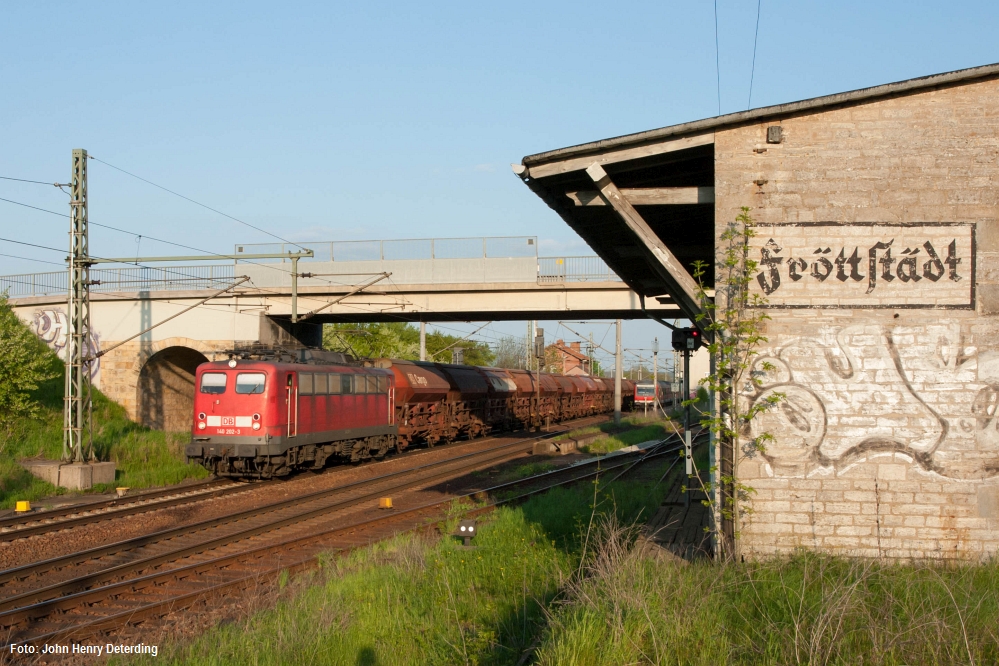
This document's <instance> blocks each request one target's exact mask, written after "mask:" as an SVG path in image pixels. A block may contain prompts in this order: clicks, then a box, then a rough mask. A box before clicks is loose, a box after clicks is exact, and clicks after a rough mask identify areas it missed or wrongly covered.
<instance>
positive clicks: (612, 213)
mask: <svg viewBox="0 0 999 666" xmlns="http://www.w3.org/2000/svg"><path fill="white" fill-rule="evenodd" d="M997 76H999V64H993V65H984V66H981V67H974V68H971V69H963V70H958V71H955V72H948V73H945V74H935V75H932V76H925V77H920V78H916V79H909V80H906V81H900V82H897V83H889V84H885V85H880V86H875V87H873V88H864V89H861V90H854V91H851V92H845V93H839V94H835V95H827V96H824V97H816V98H812V99H807V100H802V101H799V102H791V103H788V104H779V105H776V106H768V107H762V108H758V109H753V110H750V111H742V112H738V113H730V114H727V115H723V116H717V117H714V118H706V119H703V120H697V121H694V122H689V123H682V124H680V125H672V126H669V127H663V128H660V129H654V130H649V131H646V132H638V133H636V134H628V135H625V136H619V137H615V138H611V139H603V140H601V141H593V142H591V143H584V144H580V145H576V146H570V147H568V148H559V149H557V150H549V151H546V152H543V153H537V154H534V155H528V156H526V157H525V158H524V159H523V160H522V162H521V163H520V164H514V165H512V166H513V171H514V173H515V174H516V175H517V176H519V177H520V178H521V179H522V180H523V181H524V182H525V183H526V184H527V185H528V187H530V188H531V190H532V191H533V192H534V193H535V194H537V195H538V196H539V197H541V199H542V200H544V201H545V203H547V204H548V205H549V206H550V207H551V208H552V209H553V210H555V211H556V212H557V213H558V214H559V215H560V216H561V217H562V219H563V220H565V222H566V223H567V224H568V225H569V226H570V227H572V229H573V230H575V231H576V233H578V234H579V235H580V236H581V237H582V238H583V240H585V241H586V242H587V243H588V244H589V245H590V247H592V248H593V250H594V251H595V252H596V253H597V254H599V255H600V256H601V257H602V258H603V259H604V261H606V262H607V264H608V265H609V266H610V267H611V268H612V269H613V270H614V271H615V272H616V273H617V274H618V275H619V276H621V278H622V279H623V280H624V281H625V282H626V283H627V284H628V285H629V286H630V287H631V288H632V289H633V290H634V291H635V292H636V293H637V294H639V295H640V296H642V297H643V298H656V299H658V300H659V301H660V302H663V303H666V302H675V303H676V304H677V305H678V306H679V307H680V309H681V310H682V311H683V312H684V313H685V314H686V315H687V316H688V317H693V316H694V315H696V313H697V312H698V311H699V310H700V304H699V303H698V301H697V298H696V292H697V285H696V283H695V282H694V280H693V278H692V277H691V272H692V265H693V264H694V262H695V261H698V260H700V261H703V262H705V263H706V264H707V265H708V266H709V269H708V271H707V274H706V275H705V281H706V284H707V286H708V287H709V288H710V287H712V286H713V284H712V280H713V264H714V261H715V259H714V257H715V250H714V244H715V206H714V200H715V197H714V172H715V162H714V161H715V156H714V135H715V132H716V131H718V130H723V129H727V128H734V127H738V126H741V125H749V124H759V123H761V122H765V121H768V120H780V119H782V118H788V117H792V116H796V115H801V114H805V113H814V112H816V111H823V110H828V109H832V108H838V107H846V106H854V105H858V104H864V103H867V102H870V101H874V100H877V99H884V98H889V97H899V96H903V95H909V94H914V93H918V92H924V91H926V90H931V89H935V88H945V87H950V86H954V85H961V84H965V83H970V82H973V81H976V80H981V79H986V78H994V77H997Z"/></svg>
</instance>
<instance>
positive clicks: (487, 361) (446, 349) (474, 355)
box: [427, 331, 496, 366]
mask: <svg viewBox="0 0 999 666" xmlns="http://www.w3.org/2000/svg"><path fill="white" fill-rule="evenodd" d="M455 347H461V348H463V349H464V350H465V365H484V366H491V365H492V364H493V361H495V360H496V354H495V353H493V350H492V349H490V348H489V345H487V344H486V343H485V342H480V341H478V340H466V339H462V338H460V337H459V336H457V335H448V334H447V333H441V332H440V331H434V332H432V333H427V360H428V361H436V362H438V363H450V362H451V350H452V349H454V348H455Z"/></svg>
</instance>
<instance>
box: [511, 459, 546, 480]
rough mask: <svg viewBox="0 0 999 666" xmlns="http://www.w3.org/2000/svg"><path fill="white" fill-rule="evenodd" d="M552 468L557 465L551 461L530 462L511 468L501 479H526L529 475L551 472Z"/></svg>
mask: <svg viewBox="0 0 999 666" xmlns="http://www.w3.org/2000/svg"><path fill="white" fill-rule="evenodd" d="M554 469H558V467H557V466H556V465H553V464H551V463H546V462H530V463H527V464H526V465H520V466H519V467H517V468H515V469H513V470H512V471H511V472H510V474H509V475H505V476H504V477H503V480H504V481H507V480H509V481H516V480H518V479H526V478H527V477H529V476H537V475H538V474H544V473H546V472H551V471H552V470H554Z"/></svg>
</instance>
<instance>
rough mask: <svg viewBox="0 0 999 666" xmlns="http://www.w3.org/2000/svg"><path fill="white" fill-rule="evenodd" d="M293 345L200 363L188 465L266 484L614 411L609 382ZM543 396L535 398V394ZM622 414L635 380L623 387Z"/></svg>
mask: <svg viewBox="0 0 999 666" xmlns="http://www.w3.org/2000/svg"><path fill="white" fill-rule="evenodd" d="M537 381H538V373H535V372H529V371H527V370H508V369H502V368H484V367H478V366H467V365H449V364H443V363H426V362H417V361H401V360H394V359H377V360H375V361H371V362H367V363H364V364H359V363H348V362H346V361H345V359H344V358H343V356H342V355H339V354H332V353H329V352H325V353H324V352H315V351H312V350H299V351H298V352H295V353H294V354H292V353H280V354H274V355H272V357H271V358H267V357H263V358H252V357H251V358H235V357H234V358H231V359H230V360H228V361H219V362H212V363H203V364H201V365H200V366H199V367H198V369H197V372H196V374H195V398H194V423H193V425H192V430H191V434H192V439H191V443H190V444H189V445H188V446H187V448H186V455H187V458H188V460H189V461H191V462H197V463H199V464H201V465H203V466H204V467H205V468H207V469H208V470H210V471H212V472H214V473H215V474H216V475H218V476H226V477H241V478H269V477H272V476H283V475H286V474H289V473H290V472H291V471H293V470H295V469H320V468H322V467H323V466H324V465H325V464H326V462H327V460H329V459H330V458H334V459H340V460H344V461H348V460H349V461H351V462H358V461H361V460H366V459H369V458H380V457H382V456H384V455H385V454H386V453H388V452H390V451H402V450H404V449H406V448H408V447H410V446H413V445H418V444H426V445H429V446H433V445H435V444H438V443H446V442H450V441H453V440H456V439H461V438H474V437H480V436H483V435H486V434H487V433H489V432H493V431H501V430H517V429H521V428H526V427H529V426H538V425H541V424H546V423H556V422H559V421H565V420H568V419H575V418H579V417H582V416H589V415H593V414H601V413H605V412H609V411H612V410H613V409H614V382H613V380H606V379H602V378H600V377H580V376H567V375H556V374H549V373H541V374H540V384H541V386H540V393H539V391H538V386H537V383H536V382H537ZM539 395H540V398H539ZM621 395H622V403H623V404H622V408H623V409H631V408H632V407H633V404H634V395H635V387H634V383H633V382H631V381H629V380H624V381H623V382H622V386H621Z"/></svg>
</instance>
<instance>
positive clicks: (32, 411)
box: [0, 294, 57, 436]
mask: <svg viewBox="0 0 999 666" xmlns="http://www.w3.org/2000/svg"><path fill="white" fill-rule="evenodd" d="M56 374H57V373H55V372H54V370H53V363H52V358H51V357H50V355H49V354H48V350H47V349H46V347H45V346H44V345H43V344H42V342H41V341H40V340H39V339H38V338H37V337H36V336H35V334H34V333H32V332H31V329H29V328H28V327H27V326H25V325H24V323H23V322H22V321H21V320H20V319H19V318H18V316H17V315H16V314H15V313H14V310H13V309H12V308H11V307H10V305H9V304H8V303H7V297H6V295H2V294H0V431H2V432H3V433H4V434H5V435H8V436H9V435H10V434H11V432H12V431H13V429H14V428H15V427H16V426H17V424H18V423H19V422H20V421H21V420H23V419H28V418H32V417H34V416H37V414H38V409H39V405H38V401H37V400H36V399H35V398H34V397H33V395H32V393H33V391H34V390H35V389H37V388H38V385H39V384H40V383H41V382H44V381H45V380H47V379H52V378H53V377H55V376H56Z"/></svg>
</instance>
